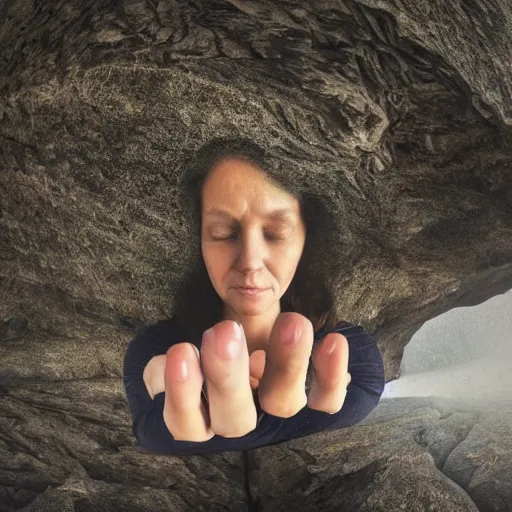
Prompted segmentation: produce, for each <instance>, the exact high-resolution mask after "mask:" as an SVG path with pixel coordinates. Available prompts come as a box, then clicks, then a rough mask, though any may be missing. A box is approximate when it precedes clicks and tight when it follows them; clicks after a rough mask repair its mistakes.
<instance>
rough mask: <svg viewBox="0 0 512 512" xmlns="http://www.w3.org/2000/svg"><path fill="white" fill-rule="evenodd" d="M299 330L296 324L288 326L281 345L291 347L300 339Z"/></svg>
mask: <svg viewBox="0 0 512 512" xmlns="http://www.w3.org/2000/svg"><path fill="white" fill-rule="evenodd" d="M300 332H301V329H300V327H299V326H297V325H296V324H293V323H291V324H288V325H287V326H286V327H285V329H284V332H283V344H284V345H293V344H294V343H296V342H297V340H298V339H299V338H300Z"/></svg>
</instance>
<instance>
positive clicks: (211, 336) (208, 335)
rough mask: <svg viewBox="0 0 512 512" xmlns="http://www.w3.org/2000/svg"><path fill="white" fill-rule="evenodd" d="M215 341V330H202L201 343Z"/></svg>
mask: <svg viewBox="0 0 512 512" xmlns="http://www.w3.org/2000/svg"><path fill="white" fill-rule="evenodd" d="M214 341H215V332H214V330H213V329H208V330H207V331H204V332H203V343H213V342H214Z"/></svg>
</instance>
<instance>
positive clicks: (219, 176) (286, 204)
mask: <svg viewBox="0 0 512 512" xmlns="http://www.w3.org/2000/svg"><path fill="white" fill-rule="evenodd" d="M202 203H203V211H204V212H205V213H206V212H208V211H211V210H228V211H230V212H233V213H234V214H235V213H237V212H240V213H243V212H245V211H251V212H253V213H257V214H262V215H263V214H266V213H270V211H275V210H278V209H279V210H286V209H288V210H289V212H288V213H286V212H281V214H280V215H281V216H285V215H289V216H292V215H293V214H294V213H295V214H298V213H299V201H298V200H297V198H296V197H294V196H293V195H292V194H290V193H289V192H287V191H286V190H283V189H282V188H280V187H279V186H277V185H275V184H274V183H272V182H271V181H270V180H269V179H268V177H267V176H266V175H265V173H264V172H262V171H261V169H259V168H258V167H256V166H254V165H253V164H251V163H249V162H246V161H243V160H237V159H234V158H233V159H232V158H230V159H225V160H222V161H221V162H219V163H218V164H217V165H216V166H215V167H214V168H213V169H212V171H211V172H210V174H209V175H208V178H207V180H206V182H205V184H204V186H203V190H202Z"/></svg>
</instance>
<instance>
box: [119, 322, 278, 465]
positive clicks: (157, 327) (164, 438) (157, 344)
mask: <svg viewBox="0 0 512 512" xmlns="http://www.w3.org/2000/svg"><path fill="white" fill-rule="evenodd" d="M183 341H186V337H185V336H184V333H183V330H182V329H181V328H180V326H179V325H178V324H177V323H176V322H175V321H174V320H165V321H161V322H158V323H156V324H153V325H149V326H146V327H145V328H143V329H141V330H140V331H139V332H138V333H137V335H136V336H135V338H133V339H132V340H131V341H130V343H129V344H128V348H127V350H126V353H125V356H124V372H123V373H124V376H123V382H124V386H125V391H126V396H127V399H128V404H129V407H130V411H131V413H132V419H133V422H132V432H133V435H134V436H135V439H136V440H137V446H138V447H139V449H142V451H147V452H151V453H155V454H173V455H185V454H200V453H217V452H224V451H230V450H235V451H240V450H248V449H250V448H256V447H258V446H263V445H264V444H266V442H267V440H268V439H269V438H270V437H272V434H273V432H274V431H275V425H274V424H273V422H272V421H271V419H272V418H273V417H271V416H269V415H265V414H262V411H261V407H260V406H259V401H258V400H257V397H256V407H257V411H258V415H259V418H260V420H259V421H258V425H257V427H256V429H255V430H253V431H252V432H249V433H248V434H247V435H245V436H243V437H237V438H225V437H222V436H217V435H215V436H214V437H212V438H211V439H210V440H208V441H205V442H193V441H177V440H175V439H174V437H173V436H172V434H171V433H170V431H169V429H168V428H167V425H166V424H165V421H164V416H163V411H164V401H165V392H162V393H158V394H157V395H155V397H154V400H152V399H151V396H150V395H149V393H148V391H147V388H146V385H145V383H144V379H143V372H144V368H145V366H146V365H147V363H148V362H149V360H150V359H151V358H152V357H153V356H156V355H161V354H165V353H166V352H167V350H168V349H169V347H171V346H172V345H173V344H175V343H180V342H183Z"/></svg>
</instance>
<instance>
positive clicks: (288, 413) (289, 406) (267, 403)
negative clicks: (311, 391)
mask: <svg viewBox="0 0 512 512" xmlns="http://www.w3.org/2000/svg"><path fill="white" fill-rule="evenodd" d="M307 401H308V399H307V396H306V393H304V396H303V397H302V398H301V400H300V401H299V400H288V401H280V402H276V401H275V400H272V399H271V398H268V399H265V398H263V399H260V405H261V408H262V409H263V410H264V411H265V412H266V413H268V414H271V415H272V416H278V417H280V418H291V417H292V416H295V415H296V414H297V413H298V412H299V411H301V410H302V409H303V408H304V407H305V406H306V404H307Z"/></svg>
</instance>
